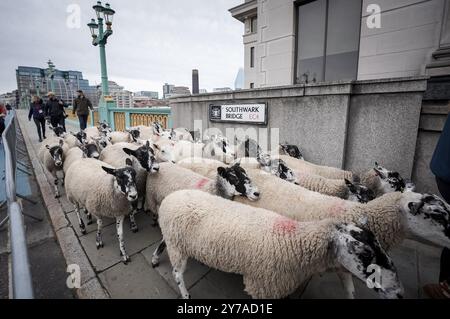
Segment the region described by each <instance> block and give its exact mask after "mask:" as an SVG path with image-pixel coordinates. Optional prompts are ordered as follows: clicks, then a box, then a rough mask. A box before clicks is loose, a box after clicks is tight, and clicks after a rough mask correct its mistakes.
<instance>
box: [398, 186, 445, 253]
mask: <svg viewBox="0 0 450 319" xmlns="http://www.w3.org/2000/svg"><path fill="white" fill-rule="evenodd" d="M401 205H402V209H403V212H404V213H405V216H406V221H407V228H408V231H409V232H410V233H411V234H413V235H414V236H417V237H420V238H422V239H425V240H427V241H429V242H432V243H434V244H436V245H439V246H442V247H447V248H450V205H449V204H447V203H446V202H445V201H444V200H442V199H441V198H439V197H438V196H436V195H431V194H419V193H414V192H406V193H404V194H403V197H402V201H401Z"/></svg>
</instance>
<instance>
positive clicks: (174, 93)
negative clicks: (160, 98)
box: [164, 84, 191, 99]
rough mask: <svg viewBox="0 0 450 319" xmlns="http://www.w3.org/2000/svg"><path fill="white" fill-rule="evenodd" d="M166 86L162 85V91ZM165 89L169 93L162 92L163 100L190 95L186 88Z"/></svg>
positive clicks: (169, 87)
mask: <svg viewBox="0 0 450 319" xmlns="http://www.w3.org/2000/svg"><path fill="white" fill-rule="evenodd" d="M166 85H167V84H166ZM166 85H164V89H165V88H166ZM167 88H168V89H169V91H168V92H167V93H166V92H164V99H170V98H174V97H178V96H184V95H191V91H190V90H189V88H188V87H187V86H174V85H168V86H167Z"/></svg>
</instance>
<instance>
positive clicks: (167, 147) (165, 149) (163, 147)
mask: <svg viewBox="0 0 450 319" xmlns="http://www.w3.org/2000/svg"><path fill="white" fill-rule="evenodd" d="M153 147H154V148H155V150H156V160H157V161H158V162H159V163H162V162H172V163H175V142H172V141H159V142H156V143H154V144H153Z"/></svg>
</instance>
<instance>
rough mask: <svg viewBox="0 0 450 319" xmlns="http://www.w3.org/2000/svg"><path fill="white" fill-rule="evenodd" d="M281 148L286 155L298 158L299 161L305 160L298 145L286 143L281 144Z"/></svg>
mask: <svg viewBox="0 0 450 319" xmlns="http://www.w3.org/2000/svg"><path fill="white" fill-rule="evenodd" d="M280 148H281V151H282V152H283V153H284V154H286V155H289V156H291V157H294V158H298V159H303V155H302V153H301V152H300V150H299V149H298V146H297V145H292V144H287V143H284V144H280Z"/></svg>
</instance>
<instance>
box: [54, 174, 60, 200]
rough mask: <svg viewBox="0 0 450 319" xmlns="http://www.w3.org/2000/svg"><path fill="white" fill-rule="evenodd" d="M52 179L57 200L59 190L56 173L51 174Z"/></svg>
mask: <svg viewBox="0 0 450 319" xmlns="http://www.w3.org/2000/svg"><path fill="white" fill-rule="evenodd" d="M52 175H53V178H54V181H53V183H54V188H55V198H59V197H60V194H59V189H58V176H57V175H56V172H52Z"/></svg>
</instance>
